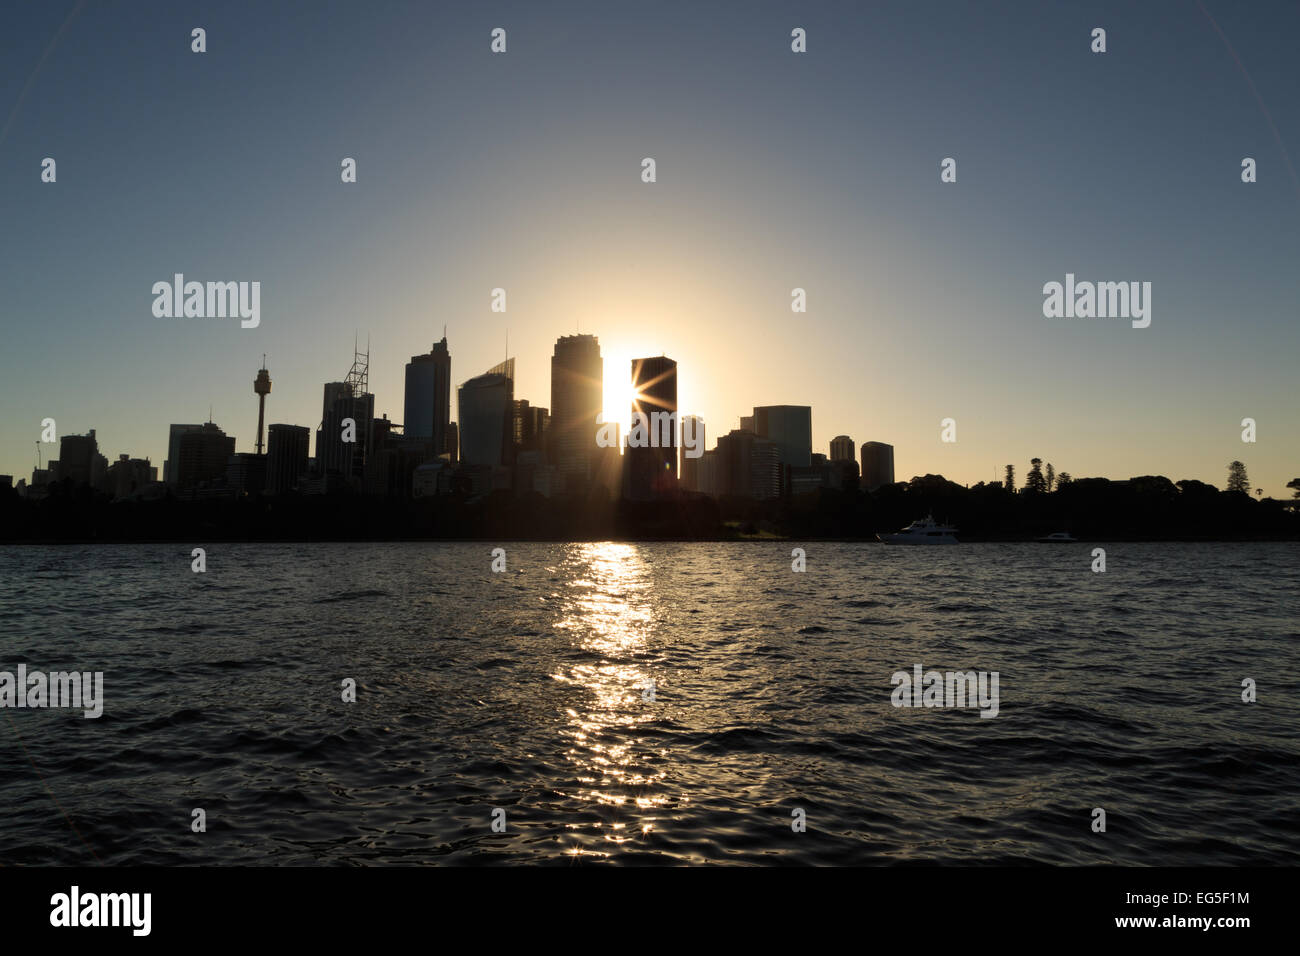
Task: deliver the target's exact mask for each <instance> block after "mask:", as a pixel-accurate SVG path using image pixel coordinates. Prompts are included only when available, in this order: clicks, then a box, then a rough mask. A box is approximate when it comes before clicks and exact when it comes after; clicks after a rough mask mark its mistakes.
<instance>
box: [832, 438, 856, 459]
mask: <svg viewBox="0 0 1300 956" xmlns="http://www.w3.org/2000/svg"><path fill="white" fill-rule="evenodd" d="M854 460H855V459H854V455H853V439H852V438H850V437H849V436H848V435H836V436H835V437H834V438H832V439H831V461H854Z"/></svg>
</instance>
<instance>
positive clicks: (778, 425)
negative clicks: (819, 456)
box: [754, 405, 812, 467]
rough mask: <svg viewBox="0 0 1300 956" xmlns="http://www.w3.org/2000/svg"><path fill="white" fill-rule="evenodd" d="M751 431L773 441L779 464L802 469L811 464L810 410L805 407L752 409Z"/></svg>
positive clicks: (762, 407)
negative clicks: (779, 460) (779, 453)
mask: <svg viewBox="0 0 1300 956" xmlns="http://www.w3.org/2000/svg"><path fill="white" fill-rule="evenodd" d="M754 431H755V433H756V434H757V435H758V436H759V437H760V438H766V439H767V440H768V441H774V442H776V444H777V448H779V449H780V452H781V464H783V465H790V466H793V467H806V466H808V465H810V464H812V408H811V407H809V406H807V405H761V406H757V407H755V409H754Z"/></svg>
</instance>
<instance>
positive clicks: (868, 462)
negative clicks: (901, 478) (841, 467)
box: [862, 441, 894, 491]
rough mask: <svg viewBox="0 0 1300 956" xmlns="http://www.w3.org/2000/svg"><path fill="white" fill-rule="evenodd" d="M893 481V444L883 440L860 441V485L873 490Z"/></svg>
mask: <svg viewBox="0 0 1300 956" xmlns="http://www.w3.org/2000/svg"><path fill="white" fill-rule="evenodd" d="M893 483H894V446H893V445H886V444H885V443H884V442H879V441H869V442H863V443H862V487H863V488H865V489H867V491H875V490H876V489H877V488H879V487H881V486H882V485H892V484H893Z"/></svg>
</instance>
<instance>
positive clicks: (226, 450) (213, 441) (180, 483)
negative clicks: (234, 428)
mask: <svg viewBox="0 0 1300 956" xmlns="http://www.w3.org/2000/svg"><path fill="white" fill-rule="evenodd" d="M234 453H235V436H234V435H229V436H228V435H227V434H226V433H225V432H223V431H222V430H221V429H220V428H218V427H217V426H216V425H214V424H212V422H205V423H204V424H203V425H202V426H200V427H199V430H198V431H194V432H185V433H184V434H182V435H181V438H180V449H179V451H178V452H177V456H176V465H175V467H174V468H173V469H172V474H174V475H175V476H176V486H177V487H178V488H193V487H195V486H196V485H198V484H200V483H201V482H205V481H215V480H217V479H219V478H225V476H226V467H227V465H228V464H229V463H230V458H231V456H232V455H234Z"/></svg>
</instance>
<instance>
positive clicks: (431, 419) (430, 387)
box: [402, 335, 451, 455]
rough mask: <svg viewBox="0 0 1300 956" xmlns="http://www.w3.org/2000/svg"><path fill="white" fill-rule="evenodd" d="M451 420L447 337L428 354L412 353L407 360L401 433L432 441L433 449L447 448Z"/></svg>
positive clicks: (413, 437) (449, 358) (449, 360)
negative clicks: (448, 428) (448, 427)
mask: <svg viewBox="0 0 1300 956" xmlns="http://www.w3.org/2000/svg"><path fill="white" fill-rule="evenodd" d="M450 422H451V352H450V350H449V349H448V348H447V337H446V336H445V335H444V336H443V337H442V340H441V341H440V342H435V343H434V345H433V348H432V350H430V352H429V354H428V355H413V356H411V361H409V362H407V363H406V394H405V403H404V409H403V421H402V424H403V426H404V429H403V434H404V435H405V436H406V437H407V438H409V439H419V440H427V441H432V443H433V453H434V454H435V455H441V454H442V453H443V452H445V451H447V450H448V448H447V426H448V424H449V423H450Z"/></svg>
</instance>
